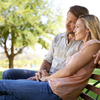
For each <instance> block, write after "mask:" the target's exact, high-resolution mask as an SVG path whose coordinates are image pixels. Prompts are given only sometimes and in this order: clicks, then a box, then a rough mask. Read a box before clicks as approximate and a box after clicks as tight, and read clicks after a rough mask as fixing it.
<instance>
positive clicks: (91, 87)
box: [80, 65, 100, 100]
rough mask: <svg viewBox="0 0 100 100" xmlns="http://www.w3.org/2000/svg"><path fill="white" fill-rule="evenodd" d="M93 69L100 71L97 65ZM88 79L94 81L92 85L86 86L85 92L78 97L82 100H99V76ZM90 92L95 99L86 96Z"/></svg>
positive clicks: (95, 75) (94, 75)
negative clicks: (94, 95)
mask: <svg viewBox="0 0 100 100" xmlns="http://www.w3.org/2000/svg"><path fill="white" fill-rule="evenodd" d="M95 69H98V70H100V65H97V67H96V68H95ZM90 78H91V79H93V80H96V81H95V82H93V85H90V84H87V86H86V91H85V92H84V93H81V95H80V97H81V98H83V100H100V97H99V95H100V74H99V75H97V74H92V75H91V77H90ZM97 85H99V88H98V87H97ZM90 91H92V92H93V93H95V94H96V97H95V99H94V98H93V97H91V96H89V95H88V93H89V92H90Z"/></svg>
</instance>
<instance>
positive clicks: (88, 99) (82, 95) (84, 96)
mask: <svg viewBox="0 0 100 100" xmlns="http://www.w3.org/2000/svg"><path fill="white" fill-rule="evenodd" d="M80 97H82V98H83V99H84V100H95V99H94V98H92V97H90V96H88V95H87V94H85V93H81V95H80Z"/></svg>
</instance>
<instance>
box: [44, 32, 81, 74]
mask: <svg viewBox="0 0 100 100" xmlns="http://www.w3.org/2000/svg"><path fill="white" fill-rule="evenodd" d="M82 45H83V42H82V41H76V40H75V39H73V40H72V41H70V43H69V44H68V38H67V34H66V32H64V33H61V34H57V35H56V36H55V38H54V40H53V41H52V44H51V46H50V49H49V52H48V53H47V55H46V56H45V58H44V60H46V61H48V62H49V63H51V68H50V72H49V74H53V73H55V72H56V71H58V70H60V69H62V68H64V67H65V66H66V60H67V59H68V58H69V57H70V56H72V55H73V54H74V53H76V52H78V51H79V50H80V49H81V48H82Z"/></svg>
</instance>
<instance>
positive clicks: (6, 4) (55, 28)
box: [0, 0, 100, 70]
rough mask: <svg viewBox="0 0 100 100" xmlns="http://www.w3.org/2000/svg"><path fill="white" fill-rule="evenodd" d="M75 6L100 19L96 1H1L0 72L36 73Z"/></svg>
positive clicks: (97, 0)
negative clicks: (12, 69) (11, 69)
mask: <svg viewBox="0 0 100 100" xmlns="http://www.w3.org/2000/svg"><path fill="white" fill-rule="evenodd" d="M74 5H81V6H85V7H87V8H88V9H89V12H90V14H94V15H96V16H97V17H98V18H99V19H100V13H99V9H100V5H99V0H92V1H91V0H69V1H68V0H0V70H2V69H4V70H5V69H9V68H25V69H36V70H38V69H39V67H40V65H41V63H42V61H43V58H44V56H45V55H46V53H47V52H48V49H49V47H50V44H51V41H52V40H53V38H54V36H55V35H56V34H59V33H61V32H65V21H66V15H67V12H68V10H69V8H70V7H71V6H74Z"/></svg>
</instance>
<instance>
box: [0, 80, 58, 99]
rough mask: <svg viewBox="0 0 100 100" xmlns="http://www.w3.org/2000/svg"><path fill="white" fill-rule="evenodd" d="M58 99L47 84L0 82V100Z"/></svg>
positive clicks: (29, 81)
mask: <svg viewBox="0 0 100 100" xmlns="http://www.w3.org/2000/svg"><path fill="white" fill-rule="evenodd" d="M5 98H7V99H5ZM58 98H59V96H57V95H56V94H54V93H53V92H52V90H51V88H50V86H49V84H48V82H38V81H31V80H0V100H57V99H58Z"/></svg>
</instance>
